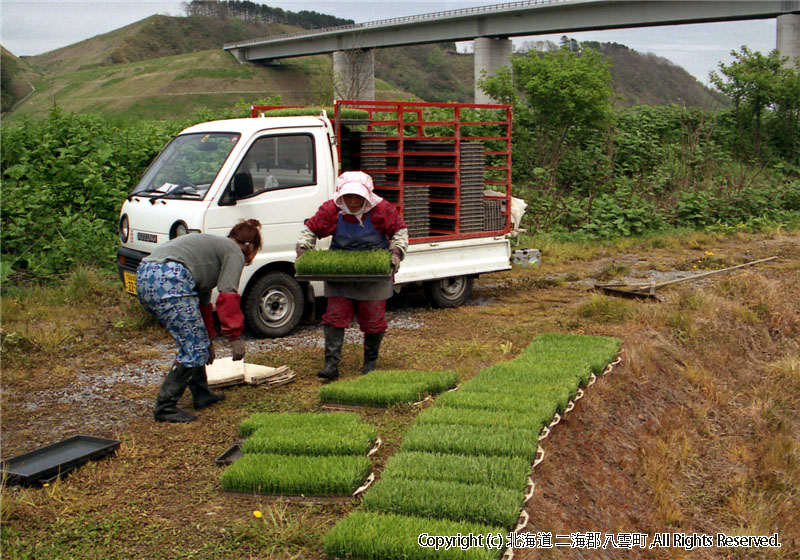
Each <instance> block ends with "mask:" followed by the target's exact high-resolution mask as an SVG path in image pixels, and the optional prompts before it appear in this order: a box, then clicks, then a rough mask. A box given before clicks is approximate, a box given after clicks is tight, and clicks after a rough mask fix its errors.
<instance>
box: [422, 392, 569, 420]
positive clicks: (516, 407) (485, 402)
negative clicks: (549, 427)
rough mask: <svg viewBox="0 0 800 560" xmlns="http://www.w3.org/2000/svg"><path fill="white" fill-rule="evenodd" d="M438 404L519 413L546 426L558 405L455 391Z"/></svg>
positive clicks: (445, 395) (496, 395) (501, 395)
mask: <svg viewBox="0 0 800 560" xmlns="http://www.w3.org/2000/svg"><path fill="white" fill-rule="evenodd" d="M438 404H440V405H441V406H448V407H453V408H471V409H479V410H496V411H512V412H521V413H525V414H528V415H531V416H532V417H534V418H537V419H541V420H542V422H544V423H548V424H549V423H550V420H551V419H552V418H553V415H554V414H555V413H556V412H557V411H558V404H557V403H555V402H546V401H545V402H538V403H532V402H531V401H530V400H529V399H520V398H518V397H517V396H516V395H504V394H503V393H467V392H462V391H455V392H452V393H445V394H444V395H442V396H440V397H439V398H438Z"/></svg>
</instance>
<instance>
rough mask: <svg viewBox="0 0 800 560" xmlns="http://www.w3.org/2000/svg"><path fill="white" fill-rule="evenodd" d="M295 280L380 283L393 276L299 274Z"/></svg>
mask: <svg viewBox="0 0 800 560" xmlns="http://www.w3.org/2000/svg"><path fill="white" fill-rule="evenodd" d="M294 278H295V280H297V281H299V282H310V281H320V280H323V281H325V282H380V281H383V280H389V279H391V278H392V275H391V274H388V275H378V274H370V275H358V274H336V275H334V274H297V275H295V277H294Z"/></svg>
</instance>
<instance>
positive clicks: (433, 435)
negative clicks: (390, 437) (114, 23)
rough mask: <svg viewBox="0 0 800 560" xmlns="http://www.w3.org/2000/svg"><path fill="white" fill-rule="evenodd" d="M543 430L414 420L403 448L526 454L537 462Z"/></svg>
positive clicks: (499, 454)
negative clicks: (536, 456) (540, 431)
mask: <svg viewBox="0 0 800 560" xmlns="http://www.w3.org/2000/svg"><path fill="white" fill-rule="evenodd" d="M538 443H539V433H538V432H535V431H533V430H523V429H519V430H506V429H498V428H486V427H480V426H464V425H461V424H414V425H413V426H411V429H409V431H408V432H407V433H406V436H405V437H404V438H403V443H402V444H401V445H400V449H401V450H402V451H426V452H429V453H452V454H457V455H488V456H500V457H522V458H524V459H527V460H528V461H529V462H533V458H534V456H535V455H536V449H537V447H538Z"/></svg>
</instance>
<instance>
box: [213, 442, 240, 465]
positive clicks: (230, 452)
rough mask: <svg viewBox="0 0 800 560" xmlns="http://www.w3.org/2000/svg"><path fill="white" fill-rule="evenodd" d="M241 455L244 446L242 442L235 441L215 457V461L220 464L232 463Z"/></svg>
mask: <svg viewBox="0 0 800 560" xmlns="http://www.w3.org/2000/svg"><path fill="white" fill-rule="evenodd" d="M241 456H242V448H241V446H240V444H239V443H234V444H233V445H231V446H230V447H229V448H228V449H227V450H225V452H224V453H223V454H222V455H220V456H219V457H217V458H216V459H214V463H215V464H216V465H218V466H224V465H230V464H231V463H233V462H234V461H235V460H236V459H238V458H239V457H241Z"/></svg>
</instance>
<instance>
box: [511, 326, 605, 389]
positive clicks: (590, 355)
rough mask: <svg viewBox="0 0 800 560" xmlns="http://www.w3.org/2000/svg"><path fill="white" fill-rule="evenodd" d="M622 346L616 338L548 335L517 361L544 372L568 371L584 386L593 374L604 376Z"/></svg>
mask: <svg viewBox="0 0 800 560" xmlns="http://www.w3.org/2000/svg"><path fill="white" fill-rule="evenodd" d="M620 346H621V341H620V340H619V339H618V338H613V337H607V336H591V335H578V334H559V333H547V334H543V335H540V336H537V337H536V338H534V339H533V340H532V341H531V343H530V344H529V345H528V346H527V347H525V349H523V351H522V352H521V353H520V355H519V356H518V357H517V359H521V360H524V361H526V362H528V363H538V364H539V366H540V367H541V368H542V369H546V368H547V369H559V368H567V369H568V370H570V373H572V374H574V375H576V376H577V377H578V378H579V379H580V380H581V383H582V384H585V383H586V381H587V380H588V378H589V376H590V375H591V374H592V373H594V374H599V373H602V371H603V369H605V367H606V365H607V364H609V363H610V362H612V361H614V360H615V359H616V356H617V354H618V353H619V349H620Z"/></svg>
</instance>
